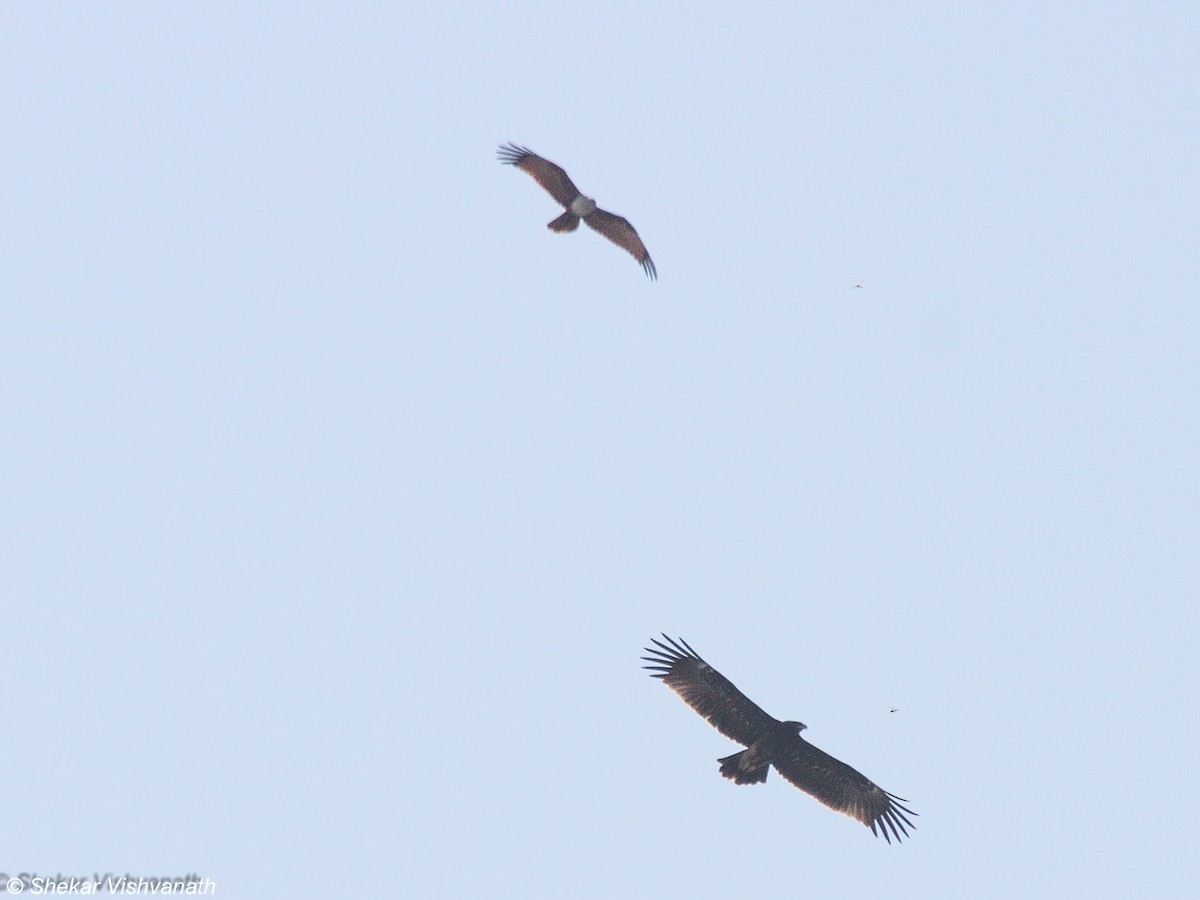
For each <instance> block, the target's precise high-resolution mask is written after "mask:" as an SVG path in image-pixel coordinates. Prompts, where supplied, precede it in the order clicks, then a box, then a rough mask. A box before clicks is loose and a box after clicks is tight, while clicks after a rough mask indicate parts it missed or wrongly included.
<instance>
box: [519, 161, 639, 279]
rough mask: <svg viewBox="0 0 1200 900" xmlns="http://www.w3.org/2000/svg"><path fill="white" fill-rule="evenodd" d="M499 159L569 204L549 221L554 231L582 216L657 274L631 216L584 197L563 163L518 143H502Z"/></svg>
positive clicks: (564, 228)
mask: <svg viewBox="0 0 1200 900" xmlns="http://www.w3.org/2000/svg"><path fill="white" fill-rule="evenodd" d="M497 155H498V157H499V159H500V162H502V163H506V164H508V165H510V166H516V167H517V168H518V169H521V170H522V171H523V172H527V173H528V174H529V175H531V176H532V177H533V180H534V181H536V182H537V183H538V184H540V185H541V186H542V187H544V188H545V189H546V190H547V192H549V194H550V196H551V197H553V198H554V199H555V200H557V201H558V202H559V203H560V204H561V205H562V206H563V207H565V208H566V212H564V213H563V214H562V215H561V216H559V217H558V218H557V219H555V220H554V221H552V222H550V223H548V224H547V225H546V227H547V228H549V229H550V230H551V231H557V232H568V231H574V230H575V229H576V228H578V227H579V220H580V219H582V220H583V221H584V222H586V223H587V225H588V227H589V228H591V229H592V230H593V231H598V232H600V233H601V234H602V235H604V236H605V237H606V238H608V239H609V240H610V241H612V242H613V243H614V244H616V245H617V246H618V247H621V248H623V249H625V250H627V251H628V252H629V253H630V255H632V256H633V258H634V259H636V260H637V261H638V262H639V263H641V264H642V268H643V269H644V270H645V272H646V274H647V275H649V276H650V278H652V279H657V278H658V270H657V269H655V268H654V260H652V259H651V258H650V254H649V252H647V250H646V245H645V244H643V243H642V239H641V238H640V237H638V233H637V231H636V230H635V229H634V227H633V226H632V225H630V224H629V220H628V219H623V218H621V217H620V216H617V215H613V214H612V213H610V212H607V211H605V210H603V209H599V208H598V207H597V206H596V201H595V200H593V199H592V198H591V197H585V196H583V194H581V193H580V192H579V188H577V187H575V183H574V182H573V181H571V179H570V178H569V177H568V176H567V173H566V172H565V171H564V170H563V168H562V166H558V165H555V164H554V163H552V162H550V160H548V159H543V158H542V157H540V156H538V155H537V154H536V153H534V152H533V151H532V150H530V149H528V148H527V147H518V146H517V145H516V144H508V145H507V146H505V145H501V147H500V150H499V152H498V154H497Z"/></svg>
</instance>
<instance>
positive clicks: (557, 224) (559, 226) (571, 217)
mask: <svg viewBox="0 0 1200 900" xmlns="http://www.w3.org/2000/svg"><path fill="white" fill-rule="evenodd" d="M546 227H547V228H549V229H550V230H551V231H558V232H566V231H574V230H575V229H576V228H578V227H579V216H577V215H575V213H573V212H571V211H570V210H569V209H568V210H567V211H566V212H565V213H563V214H562V215H561V216H559V217H558V218H557V219H555V220H554V221H553V222H549V223H547V225H546Z"/></svg>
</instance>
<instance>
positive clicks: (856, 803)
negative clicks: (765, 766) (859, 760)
mask: <svg viewBox="0 0 1200 900" xmlns="http://www.w3.org/2000/svg"><path fill="white" fill-rule="evenodd" d="M771 762H772V763H773V764H774V766H775V768H776V769H778V770H779V774H780V775H782V776H783V777H784V778H786V779H787V780H788V781H790V782H791V783H792V784H794V785H795V786H796V787H798V788H800V790H802V791H804V792H805V793H806V794H811V795H812V796H814V797H816V798H817V799H818V800H820V801H821V802H822V803H824V804H825V805H826V806H828V807H829V808H830V809H836V810H837V811H838V812H840V813H845V814H846V815H848V816H849V817H850V818H852V819H857V820H858V821H859V822H862V823H863V824H864V825H866V826H868V827H869V828H870V829H871V833H872V834H875V835H876V836H878V834H879V831H876V827H878V828H879V830H880V831H882V832H883V837H884V840H886V841H887V842H888V843H889V844H890V843H891V842H892V838H893V837H895V838H896V841H897V842H899V841H900V838H901V835H903V836H904V837H908V831H907V830H906V829H905V827H904V826H905V825H907V826H908V827H909V828H916V826H915V825H913V823H912V822H910V821H909V820H908V818H907V816H905V813H908V815H910V816H915V815H916V813H915V812H913V811H912V810H911V809H909V808H908V807H906V806H902V805H901V803H900V801H901V800H903V799H904V798H903V797H897V796H896V795H895V794H889V793H888V792H887V791H885V790H884V789H883V788H881V787H880V786H879V785H877V784H875V782H873V781H871V779H869V778H867V776H866V775H864V774H862V773H861V772H859V771H858V770H857V769H854V768H851V767H850V766H848V765H846V764H845V763H844V762H842V761H841V760H840V759H835V758H834V757H832V756H830V755H829V754H828V753H826V752H825V751H824V750H822V749H820V748H819V747H814V746H813V745H812V744H810V743H809V742H808V741H806V740H804V738H802V737H800V736H799V735H797V736H796V743H795V745H794V746H793V749H792V750H791V752H788V753H784V754H781V755H777V756H776V757H775V758H774V759H772V760H771ZM905 802H907V801H905ZM888 829H891V835H889V834H888Z"/></svg>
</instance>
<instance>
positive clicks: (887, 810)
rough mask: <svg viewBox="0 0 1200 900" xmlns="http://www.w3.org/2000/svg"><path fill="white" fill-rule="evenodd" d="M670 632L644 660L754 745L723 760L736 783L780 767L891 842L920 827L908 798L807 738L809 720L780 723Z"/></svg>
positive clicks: (714, 720)
mask: <svg viewBox="0 0 1200 900" xmlns="http://www.w3.org/2000/svg"><path fill="white" fill-rule="evenodd" d="M663 639H664V640H665V641H666V642H667V643H665V644H664V643H662V641H659V640H656V639H655V638H651V639H650V640H651V641H653V643H654V644H655V646H656V647H657V648H658V649H654V648H651V647H647V648H645V649H646V652H647V653H649V654H651V655H650V656H643V657H642V659H643V660H645V661H646V662H648V663H651V664H652V665H649V666H642V668H643V669H648V670H650V674H651V676H652V677H654V678H661V679H662V681H663V683H664V684H665V685H666V686H667V687H669V688H670V689H671V690H673V691H674V692H675V693H676V694H678V695H679V696H680V697H681V698H682V699H683V702H684V703H686V704H687V705H688V706H690V707H691V708H692V709H693V710H695V711H696V712H697V713H699V714H700V715H701V716H702V717H703V718H705V719H707V720H708V723H709V724H710V725H712V726H713V727H714V728H715V729H717V731H719V732H721V734H723V735H725V737H727V738H729V739H731V740H734V741H737V742H738V743H739V744H743V745H744V746H745V747H746V749H745V750H742V751H741V752H739V753H734V754H733V755H732V756H726V757H724V758H722V759H719V760H717V762H719V763H720V764H721V774H722V775H723V776H725V777H726V778H729V779H731V780H732V781H733V782H734V784H761V783H763V782H765V781H766V780H767V774H768V773H769V772H770V770H771V766H774V767H775V768H776V769H777V770H778V772H779V774H780V775H782V776H783V777H784V778H785V779H786V780H787V781H789V782H791V783H792V784H793V785H795V786H796V787H798V788H800V790H802V791H804V792H805V793H807V794H811V795H812V796H813V797H816V798H817V799H818V800H820V801H821V802H822V803H824V804H825V805H826V806H828V807H829V808H830V809H835V810H837V811H838V812H840V813H845V814H846V815H848V816H850V818H852V819H857V820H858V821H859V822H861V823H862V824H864V825H866V826H867V827H869V828H870V829H871V833H872V834H874V835H875V836H876V837H878V836H879V833H880V832H882V833H883V837H884V840H886V841H887V842H888V843H889V844H890V843H891V842H892V838H893V837H894V838H895V839H896V841H897V843H898V842H899V841H900V839H901V836H902V835H903V836H904V837H908V831H907V829H906V828H905V826H906V825H907V826H908V827H909V828H915V827H916V826H915V825H913V823H912V822H911V821H909V819H908V816H915V815H916V813H915V812H913V811H912V810H911V809H909V808H908V807H906V806H904V805H902V804H903V803H907V802H908V801H907V800H904V798H903V797H897V796H896V795H895V794H889V793H888V792H887V791H885V790H884V789H883V788H881V787H879V785H877V784H875V783H874V782H873V781H871V780H870V779H869V778H867V777H866V776H865V775H863V774H862V773H861V772H859V771H857V770H855V769H852V768H850V766H848V765H846V764H845V763H844V762H842V761H841V760H838V759H834V758H833V757H832V756H830V755H829V754H828V753H826V752H825V751H823V750H819V749H818V748H816V747H814V746H813V745H812V744H810V743H809V742H808V741H806V740H804V738H802V737H800V732H801V731H804V729H805V728H806V727H807V726H806V725H805V724H804V723H803V722H792V721H788V722H780V721H779V720H778V719H776V718H774V717H773V716H770V715H768V714H767V713H766V712H764V711H763V710H762V709H760V708H759V707H758V706H757V705H755V703H754V702H753V701H751V700H750V699H749V698H748V697H747V696H746V695H745V694H743V693H742V692H741V691H739V690H738V689H737V688H736V687H734V684H733V682H732V681H730V680H729V679H728V678H726V677H725V676H724V675H722V674H721V673H720V672H718V671H717V670H716V669H714V668H713V667H712V666H710V665H709V664H708V663H706V662H705V661H704V660H703V659H701V658H700V655H699V654H698V653H697V652H696V651H695V650H693V649H692V648H691V647H690V646H689V645H688V643H687V641H685V640H683V638H680V639H679V640H678V641H674V640H672V639H671V638H669V637H667V636H666V635H665V634H664V635H663ZM905 813H907V814H908V815H905ZM877 828H878V831H877V830H876V829H877ZM889 829H890V830H891V834H890V835H889V834H888V831H889Z"/></svg>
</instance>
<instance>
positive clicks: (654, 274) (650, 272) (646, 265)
mask: <svg viewBox="0 0 1200 900" xmlns="http://www.w3.org/2000/svg"><path fill="white" fill-rule="evenodd" d="M642 268H643V269H644V270H645V272H646V275H647V277H649V279H650V280H651V281H658V269H656V268H654V260H652V259H651V258H650V256H649V254H647V255H646V258H645V259H643V260H642Z"/></svg>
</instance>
